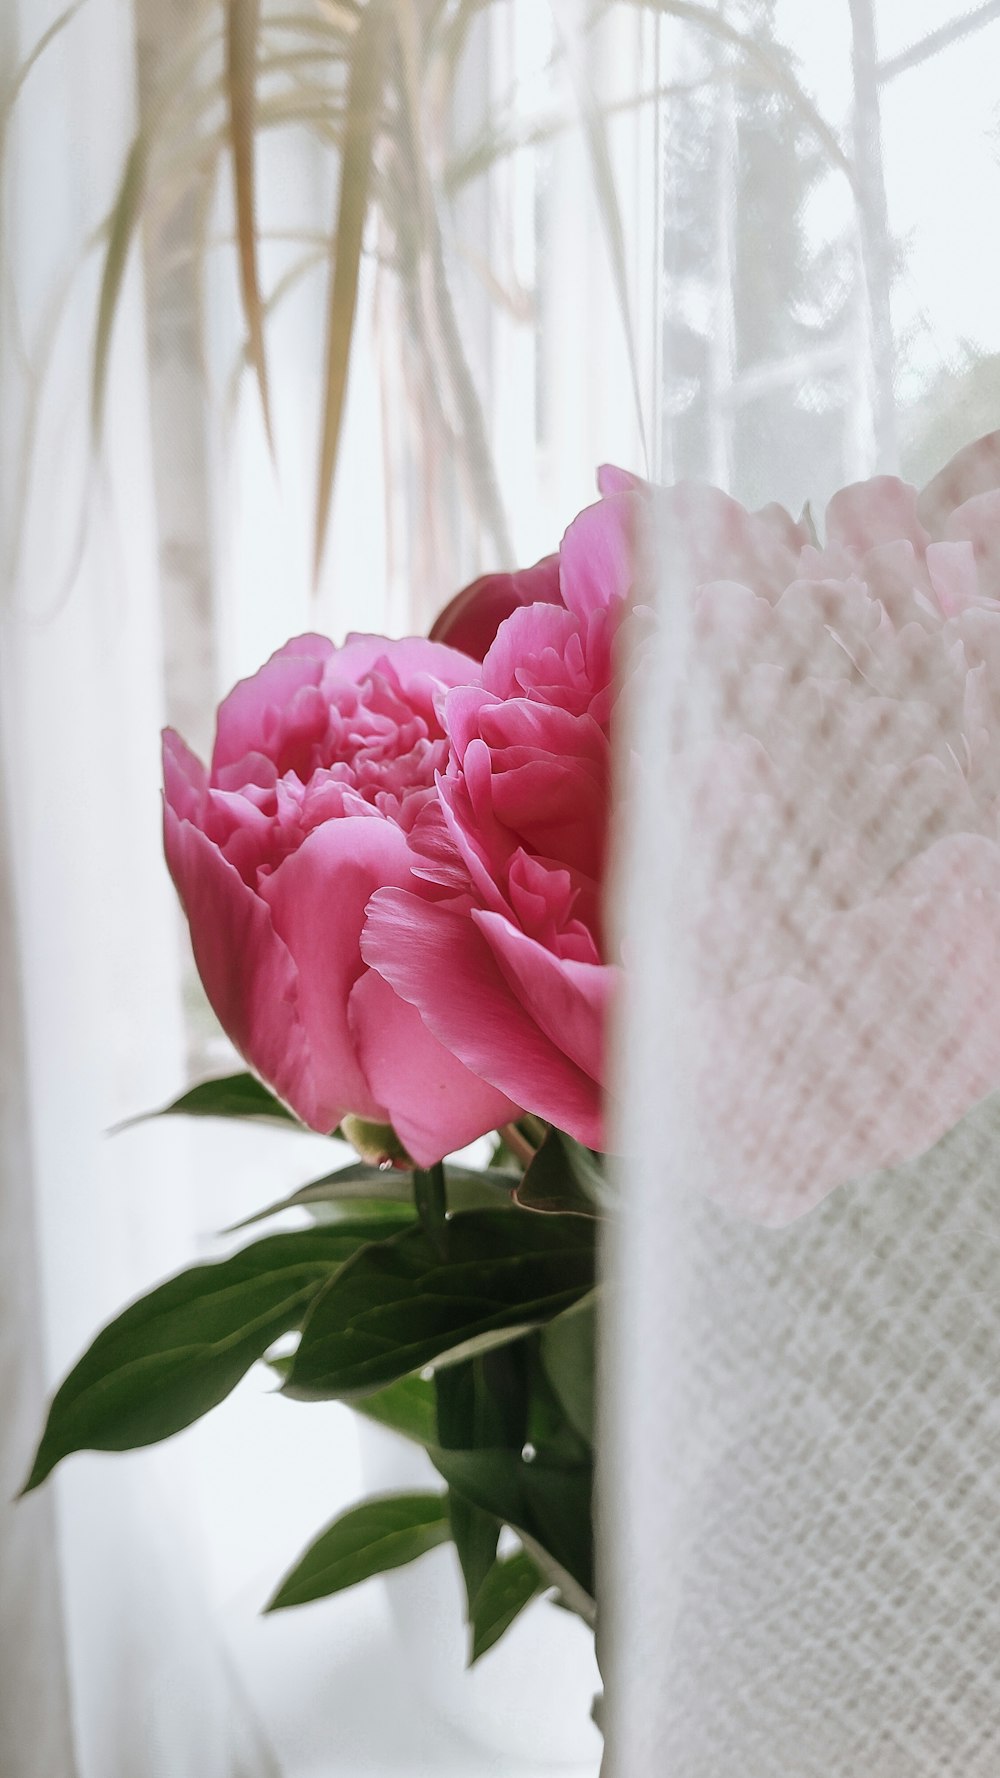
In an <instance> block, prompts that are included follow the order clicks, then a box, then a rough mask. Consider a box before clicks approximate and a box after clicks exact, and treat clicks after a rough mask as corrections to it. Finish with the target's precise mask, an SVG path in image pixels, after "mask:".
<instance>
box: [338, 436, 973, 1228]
mask: <svg viewBox="0 0 1000 1778" xmlns="http://www.w3.org/2000/svg"><path fill="white" fill-rule="evenodd" d="M600 479H601V487H602V490H603V492H604V493H605V496H606V498H605V500H604V501H603V502H602V503H601V504H600V505H598V506H597V507H594V508H590V509H588V511H587V512H586V513H584V514H582V515H581V517H580V518H579V519H578V520H577V521H576V522H575V523H574V525H572V526H571V527H570V529H569V531H568V532H567V535H566V538H565V540H564V543H563V547H562V550H561V553H560V562H559V585H560V592H561V597H562V601H563V605H564V607H565V609H560V608H559V607H558V606H556V605H553V604H535V605H532V606H529V607H526V608H525V609H521V610H517V611H515V612H514V613H513V614H512V615H511V616H510V617H508V618H507V619H506V621H505V622H504V623H503V624H502V625H501V626H500V629H499V631H498V634H497V637H496V640H495V641H494V643H493V646H492V647H491V649H490V650H489V653H488V654H487V657H486V660H485V662H484V666H483V678H482V684H481V686H478V687H474V688H470V689H458V690H455V691H452V692H451V693H449V695H448V698H447V700H446V706H445V710H446V723H447V727H448V730H449V733H450V735H451V738H452V749H453V751H452V757H451V760H450V763H449V766H448V769H447V772H446V773H445V776H444V778H443V780H442V785H441V796H440V804H439V806H434V805H430V806H429V807H428V808H427V809H426V810H425V811H423V812H422V813H421V816H420V819H419V820H418V821H417V822H416V823H415V824H414V826H413V828H412V830H411V834H410V844H411V848H412V849H413V853H414V871H415V878H416V879H417V880H415V881H412V882H411V883H410V884H409V885H408V886H405V887H402V888H387V889H383V890H381V891H379V892H378V893H377V894H376V895H375V897H374V898H373V901H372V904H371V907H370V910H369V918H368V922H367V926H366V930H365V934H364V937H363V940H362V948H363V952H364V955H365V957H366V959H367V960H368V962H369V963H370V964H371V965H372V966H373V967H375V968H377V969H378V970H379V971H380V972H381V973H382V974H383V975H384V976H385V978H386V979H387V980H388V981H389V982H391V983H392V985H393V986H394V987H395V989H396V990H397V992H398V993H399V994H401V995H402V996H403V997H404V998H405V999H408V1000H410V1001H412V1002H413V1004H414V1005H416V1006H419V1008H420V1011H421V1014H422V1016H423V1018H424V1020H425V1022H426V1024H427V1025H428V1026H429V1028H430V1029H431V1030H432V1031H433V1032H434V1033H435V1035H436V1036H438V1037H439V1038H440V1039H441V1041H442V1042H443V1043H444V1044H445V1045H447V1047H449V1048H451V1049H452V1050H454V1052H455V1054H456V1055H458V1056H460V1057H461V1058H462V1060H463V1061H464V1062H466V1063H467V1064H468V1066H469V1067H470V1068H471V1069H473V1070H474V1071H476V1072H477V1073H479V1074H480V1075H481V1076H482V1077H483V1078H484V1079H485V1080H488V1081H490V1082H492V1083H493V1084H494V1085H495V1086H497V1087H498V1088H499V1089H501V1090H502V1091H504V1092H505V1093H507V1094H508V1095H509V1096H510V1097H511V1098H513V1099H516V1100H517V1101H518V1102H519V1103H521V1104H523V1105H525V1106H526V1107H528V1108H529V1109H531V1110H533V1111H536V1112H539V1113H540V1114H541V1115H542V1116H544V1117H547V1118H549V1119H551V1120H552V1121H553V1122H555V1123H556V1124H559V1125H560V1126H561V1127H562V1128H564V1129H566V1130H568V1131H570V1132H571V1133H572V1134H574V1135H576V1136H578V1137H579V1138H580V1139H581V1140H583V1141H585V1142H587V1143H590V1144H592V1145H594V1146H599V1145H601V1144H602V1143H603V1140H604V1128H603V1122H602V1113H601V1099H602V1087H603V1083H604V1079H605V1066H604V1046H605V1031H606V1016H607V1008H608V1004H609V1001H610V999H611V996H612V994H613V992H614V987H615V981H616V977H617V973H618V967H619V965H618V960H617V959H616V958H615V957H614V956H613V955H612V954H611V953H610V952H609V950H608V941H607V938H606V936H605V933H604V926H603V922H602V918H601V896H602V887H603V875H604V863H605V851H606V836H607V819H608V785H609V751H608V744H609V735H610V730H611V727H612V723H613V718H614V709H615V689H614V681H613V675H612V651H613V644H614V638H615V634H616V632H617V631H619V630H620V629H621V625H622V620H623V616H624V614H625V612H626V611H627V609H628V607H629V604H630V602H632V601H633V600H634V598H635V594H636V588H637V586H638V585H641V584H643V583H644V580H645V574H646V570H642V571H640V568H639V565H638V559H637V552H638V547H639V539H640V537H643V536H657V537H659V538H660V540H661V542H662V544H663V546H664V548H665V549H666V551H667V557H666V560H667V564H668V567H669V573H670V576H671V582H670V584H671V586H672V588H673V589H674V591H675V592H676V591H677V588H678V585H679V584H680V587H681V590H682V592H683V596H684V597H686V598H687V599H689V600H690V601H691V609H692V615H693V633H692V637H691V650H692V652H691V658H690V663H689V667H690V678H689V687H690V689H689V691H688V692H687V693H686V694H685V697H686V703H687V711H685V710H679V711H678V712H677V713H676V714H677V716H678V718H679V719H683V718H684V716H685V714H686V713H691V712H694V713H696V714H697V716H698V721H697V722H696V723H695V724H693V725H691V730H690V732H692V733H694V732H697V733H698V737H699V738H698V742H697V745H695V744H694V743H693V742H690V743H688V744H685V743H684V742H683V741H682V740H678V741H677V743H676V757H675V764H674V767H673V768H672V770H673V773H674V776H675V781H676V785H677V788H678V791H679V795H680V801H681V805H682V806H684V803H685V799H687V802H686V807H687V811H688V819H687V829H686V833H685V835H684V839H683V847H684V850H683V852H682V854H681V857H680V862H679V869H678V873H677V876H678V882H679V884H680V885H681V889H682V891H683V895H684V896H686V902H683V905H682V907H681V909H680V910H679V911H680V912H682V913H683V914H684V915H685V917H686V918H687V920H688V922H689V924H688V928H687V930H684V929H683V928H679V929H678V934H677V943H678V955H679V956H680V955H683V956H685V957H687V958H688V959H689V960H690V961H691V963H692V965H693V968H692V978H693V985H694V990H695V992H694V998H693V1001H692V1005H691V1007H690V1009H689V1013H690V1017H689V1027H690V1053H691V1055H692V1056H693V1057H694V1058H696V1063H695V1079H694V1084H695V1091H696V1099H695V1105H696V1121H697V1126H698V1129H699V1131H700V1133H701V1137H702V1139H703V1145H704V1150H705V1153H704V1161H705V1180H706V1183H707V1185H708V1188H709V1189H710V1190H711V1192H712V1193H713V1195H714V1196H716V1197H717V1198H718V1199H719V1201H720V1202H722V1203H724V1204H726V1205H728V1206H730V1207H732V1208H734V1209H736V1210H737V1211H739V1212H740V1213H743V1214H746V1215H749V1216H752V1217H754V1218H757V1219H759V1220H762V1221H766V1222H769V1223H775V1224H779V1223H783V1222H787V1221H789V1220H790V1219H792V1218H794V1217H795V1216H798V1215H800V1214H802V1213H803V1212H804V1211H806V1210H808V1209H810V1208H811V1207H812V1206H814V1205H815V1204H817V1203H818V1202H819V1201H820V1200H821V1199H822V1198H823V1197H824V1196H825V1195H826V1194H827V1193H828V1192H829V1191H831V1190H832V1189H833V1188H834V1187H835V1186H837V1185H839V1184H842V1183H845V1182H847V1181H848V1180H850V1179H852V1178H856V1177H858V1176H860V1175H862V1174H866V1173H870V1172H873V1171H877V1170H880V1169H882V1168H888V1167H892V1166H895V1165H897V1164H899V1163H901V1162H903V1161H905V1160H907V1159H910V1158H912V1157H914V1156H916V1155H919V1154H920V1153H922V1152H923V1151H924V1150H926V1149H927V1148H928V1147H930V1146H931V1145H932V1144H933V1143H934V1142H935V1141H937V1140H938V1139H939V1137H940V1136H942V1135H943V1134H944V1133H945V1132H946V1131H947V1130H948V1129H949V1128H950V1127H951V1126H952V1125H953V1124H954V1123H956V1122H957V1121H958V1120H959V1119H960V1118H961V1117H962V1116H963V1115H964V1114H965V1112H966V1111H968V1110H970V1109H971V1108H972V1107H973V1106H974V1105H975V1104H976V1103H977V1101H978V1100H980V1099H981V1098H982V1097H983V1096H985V1095H986V1094H987V1093H989V1092H991V1091H993V1090H995V1089H997V1088H1000V992H998V989H1000V844H998V835H1000V827H998V817H1000V746H998V739H1000V436H996V435H995V436H993V437H991V438H989V439H986V440H982V441H980V442H979V443H978V444H977V445H975V446H972V447H970V448H969V449H968V450H967V451H964V452H962V453H961V454H960V455H959V456H958V457H957V458H956V459H955V460H954V461H953V462H952V463H951V464H949V465H948V467H947V468H946V469H945V470H944V471H942V473H941V475H939V476H938V477H936V478H935V480H934V481H933V482H931V484H930V485H929V486H928V487H927V488H926V489H924V491H923V493H922V494H920V495H918V494H917V493H916V491H915V490H914V489H913V488H910V487H908V486H906V485H905V484H904V483H902V482H900V481H898V480H896V479H894V478H886V477H880V478H876V479H875V480H873V481H870V482H866V483H860V484H857V485H856V486H854V487H851V488H846V489H844V490H842V491H841V492H840V493H839V494H837V495H836V496H835V497H834V499H833V500H832V501H831V502H830V505H829V507H828V510H827V514H826V521H825V538H826V541H825V545H824V546H823V547H822V548H821V547H819V545H818V544H817V542H816V541H815V537H814V534H813V533H812V531H811V528H810V529H807V528H805V527H804V526H802V525H797V524H795V523H794V522H793V520H792V519H791V518H790V517H789V515H788V514H787V513H786V512H784V511H783V509H781V508H780V507H775V506H772V507H769V508H766V509H765V510H764V511H763V512H761V513H757V514H752V513H748V512H746V511H745V510H744V509H743V508H742V507H741V506H739V505H738V503H737V502H735V501H734V500H731V499H729V498H728V497H727V496H726V495H724V494H722V493H720V492H719V491H718V490H717V489H713V488H708V487H701V486H693V485H685V486H680V487H677V488H674V489H670V490H656V489H652V488H650V487H648V486H647V485H646V484H643V483H640V482H639V481H638V480H637V479H636V478H635V477H632V476H628V475H626V474H624V473H623V472H621V471H616V470H604V471H602V472H601V478H600ZM640 515H641V517H640ZM685 588H686V591H685V590H684V589H685ZM630 627H633V628H634V627H635V623H634V620H632V622H631V626H630ZM681 628H682V629H683V628H684V626H683V625H682V626H681ZM637 654H638V666H639V669H640V670H643V659H645V661H646V665H647V667H648V666H649V664H650V662H652V661H655V649H654V650H652V651H650V650H649V649H647V648H644V646H643V645H642V643H641V642H640V645H639V647H638V650H637ZM674 726H675V731H676V733H677V734H678V735H680V734H681V733H682V731H683V729H684V723H683V720H679V721H678V722H677V723H676V724H675V725H674ZM634 777H635V781H636V783H637V784H638V783H639V779H640V771H639V767H638V764H637V765H636V771H635V774H634ZM636 793H637V794H638V795H640V797H641V795H642V791H641V788H640V789H639V790H638V791H637V792H636ZM650 818H651V819H658V818H660V816H659V811H657V809H656V808H655V806H654V807H653V808H652V809H651V813H650Z"/></svg>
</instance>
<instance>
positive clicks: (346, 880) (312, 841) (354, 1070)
mask: <svg viewBox="0 0 1000 1778" xmlns="http://www.w3.org/2000/svg"><path fill="white" fill-rule="evenodd" d="M409 874H410V873H409V853H408V851H407V845H406V837H405V835H404V834H403V833H402V832H401V830H400V829H399V828H398V827H396V826H395V825H394V823H392V822H390V821H383V820H380V819H379V818H377V817H370V818H368V819H366V818H365V817H363V816H354V815H348V816H344V817H343V818H342V819H341V820H339V821H328V822H326V823H325V824H324V825H323V826H322V827H317V828H315V829H314V831H313V832H312V833H311V834H309V836H308V837H307V838H306V839H305V840H304V841H303V843H302V844H301V846H299V848H298V850H297V851H295V852H292V853H290V854H289V855H288V857H287V858H285V859H283V860H282V862H281V863H280V864H279V865H278V867H277V869H276V870H275V871H274V872H273V873H272V875H271V876H269V877H267V878H266V879H265V880H264V881H263V882H262V883H261V885H260V894H261V897H262V898H263V900H264V901H265V902H266V903H267V905H268V907H269V908H270V910H271V915H272V918H273V920H274V927H275V931H276V932H277V933H278V934H279V936H280V937H281V938H282V939H283V941H284V943H285V944H286V945H287V946H288V949H289V951H290V952H291V955H292V957H293V958H294V960H295V963H296V965H297V966H298V970H299V976H300V986H299V1006H300V1012H301V1018H302V1022H303V1024H304V1026H305V1028H306V1030H307V1031H308V1034H309V1046H310V1053H311V1055H312V1058H313V1066H314V1070H315V1073H316V1075H317V1078H319V1079H320V1080H329V1081H335V1082H336V1083H337V1088H338V1093H339V1102H338V1104H337V1106H336V1108H335V1110H336V1116H335V1118H334V1120H333V1121H334V1122H337V1121H338V1120H339V1118H340V1117H341V1116H343V1114H344V1113H345V1112H353V1113H354V1115H355V1116H357V1117H371V1118H375V1119H381V1118H384V1117H385V1105H384V1103H383V1102H382V1101H381V1100H380V1099H379V1098H378V1096H377V1094H375V1093H374V1091H373V1090H372V1087H371V1085H370V1083H369V1082H368V1080H367V1079H366V1077H365V1074H364V1070H363V1068H362V1066H361V1065H360V1063H359V1061H358V1058H357V1055H356V1053H355V1048H354V1040H353V1037H352V1035H351V1031H350V1026H349V1022H348V1014H347V1003H348V997H349V995H350V992H351V989H352V988H353V986H354V983H355V982H356V980H357V978H358V976H359V974H360V972H361V958H360V952H359V939H360V934H361V928H362V925H363V923H364V917H365V904H366V903H367V901H368V900H369V897H370V896H371V895H372V894H373V893H374V891H375V890H376V889H377V888H379V887H380V886H381V885H382V884H383V883H405V882H407V881H408V880H409Z"/></svg>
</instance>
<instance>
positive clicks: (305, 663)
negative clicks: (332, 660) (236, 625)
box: [212, 636, 333, 775]
mask: <svg viewBox="0 0 1000 1778" xmlns="http://www.w3.org/2000/svg"><path fill="white" fill-rule="evenodd" d="M332 653H333V643H332V642H329V641H328V640H327V638H326V637H325V636H296V637H295V638H293V640H292V641H291V642H286V643H285V646H284V648H279V649H278V651H277V653H276V654H272V656H271V658H270V660H269V661H266V662H265V664H264V665H263V667H261V668H260V670H259V672H257V673H253V674H251V675H250V677H249V678H248V679H240V680H239V681H238V682H237V684H236V685H234V686H233V689H232V691H231V692H230V693H229V696H228V697H227V698H224V699H223V701H222V703H221V704H220V705H219V715H218V722H217V727H216V737H215V750H214V752H213V754H212V772H213V775H214V773H215V772H217V771H218V770H219V769H220V768H221V767H222V766H226V765H231V764H233V763H234V762H235V761H236V760H240V759H242V758H243V757H244V755H245V754H247V753H267V752H268V739H269V737H268V735H267V734H266V724H267V721H268V716H269V713H273V712H276V711H282V710H284V709H285V707H286V706H287V705H288V704H290V703H291V701H292V698H293V697H294V696H295V693H296V692H297V691H299V690H301V688H302V687H303V686H306V685H319V683H320V680H321V679H322V677H323V667H324V664H325V662H326V660H327V658H328V657H329V656H330V655H331V654H332Z"/></svg>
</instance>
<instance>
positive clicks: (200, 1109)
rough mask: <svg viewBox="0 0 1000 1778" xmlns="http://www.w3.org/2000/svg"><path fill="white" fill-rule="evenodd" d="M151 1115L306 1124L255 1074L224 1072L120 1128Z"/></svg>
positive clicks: (297, 1125) (144, 1120)
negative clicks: (301, 1122) (300, 1121)
mask: <svg viewBox="0 0 1000 1778" xmlns="http://www.w3.org/2000/svg"><path fill="white" fill-rule="evenodd" d="M151 1117H235V1118H248V1117H249V1118H264V1119H265V1120H267V1121H268V1122H271V1123H281V1124H294V1125H295V1126H296V1128H298V1129H301V1128H302V1126H301V1124H300V1123H299V1121H298V1118H297V1117H296V1116H295V1114H294V1112H291V1111H289V1110H288V1107H287V1106H286V1105H282V1103H281V1100H280V1099H276V1098H275V1096H274V1094H273V1093H270V1092H268V1089H267V1087H265V1086H262V1085H261V1083H260V1081H259V1080H258V1079H257V1077H256V1075H254V1074H224V1075H220V1076H219V1078H218V1079H217V1080H203V1081H200V1082H199V1083H198V1085H197V1086H196V1087H191V1088H189V1090H188V1091H187V1092H186V1093H182V1094H181V1096H180V1098H179V1099H173V1100H172V1101H171V1103H170V1104H169V1105H163V1106H161V1108H160V1109H159V1111H144V1112H141V1113H140V1115H139V1116H138V1117H131V1118H128V1119H126V1121H125V1123H123V1124H119V1125H118V1126H117V1128H118V1129H119V1130H127V1129H129V1128H130V1127H131V1126H132V1125H133V1124H142V1123H145V1122H146V1121H147V1120H148V1119H149V1118H151Z"/></svg>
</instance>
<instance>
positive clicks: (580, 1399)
mask: <svg viewBox="0 0 1000 1778" xmlns="http://www.w3.org/2000/svg"><path fill="white" fill-rule="evenodd" d="M596 1338H597V1293H596V1292H594V1293H593V1294H592V1295H590V1296H586V1297H584V1298H583V1299H582V1300H581V1301H580V1302H578V1303H575V1304H574V1306H573V1307H572V1309H567V1310H566V1312H565V1313H564V1314H562V1315H557V1316H556V1318H555V1320H554V1321H550V1322H549V1323H548V1325H547V1326H546V1327H543V1329H542V1331H541V1334H540V1336H539V1346H540V1349H541V1355H542V1365H543V1367H544V1370H545V1374H546V1376H547V1377H548V1379H549V1382H550V1383H551V1385H552V1388H553V1389H554V1390H555V1393H556V1395H557V1397H558V1399H559V1403H560V1405H561V1407H562V1409H563V1412H564V1413H565V1415H566V1418H567V1419H568V1421H569V1423H570V1425H571V1426H572V1427H573V1429H574V1430H575V1431H576V1432H577V1433H579V1435H580V1437H581V1438H583V1439H585V1440H586V1442H587V1444H588V1445H591V1446H592V1445H593V1443H594V1369H595V1364H596V1350H595V1347H596Z"/></svg>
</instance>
